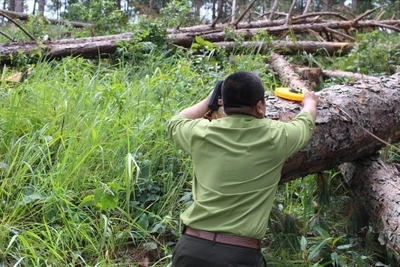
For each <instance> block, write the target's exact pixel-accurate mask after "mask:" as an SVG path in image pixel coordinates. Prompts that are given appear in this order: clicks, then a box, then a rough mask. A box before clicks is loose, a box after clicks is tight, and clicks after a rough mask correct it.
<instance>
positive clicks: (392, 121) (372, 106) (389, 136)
mask: <svg viewBox="0 0 400 267" xmlns="http://www.w3.org/2000/svg"><path fill="white" fill-rule="evenodd" d="M399 82H400V74H399V73H397V74H395V75H393V76H390V77H381V78H380V79H379V81H371V80H368V81H366V82H363V81H358V82H355V83H354V84H353V85H351V86H350V85H335V86H332V87H330V88H327V89H325V90H323V91H321V92H318V93H317V94H318V95H319V96H320V100H321V102H320V104H319V105H318V117H317V121H316V126H315V132H314V134H313V136H312V138H311V141H310V142H309V144H308V145H307V146H306V147H305V148H304V149H303V150H301V151H300V152H299V153H298V154H296V155H295V156H294V157H293V158H291V159H290V160H288V162H287V163H286V164H285V165H284V167H283V175H282V182H284V181H288V180H291V179H293V178H296V177H301V176H305V175H308V174H311V173H318V172H321V171H323V170H327V169H332V168H334V167H336V166H338V165H339V164H342V163H344V162H350V161H352V160H355V159H358V158H361V157H365V156H368V155H371V154H374V153H375V152H376V151H377V150H379V149H381V148H382V147H384V146H386V144H384V143H383V142H381V141H380V140H378V139H377V138H376V137H378V138H380V139H382V140H386V141H388V140H391V142H392V143H396V142H398V141H399V140H400V109H398V107H399V106H400V83H399ZM300 109H301V105H300V104H299V103H294V102H290V101H285V100H282V99H278V98H275V97H273V98H271V99H268V100H267V114H269V116H270V117H271V118H274V119H280V120H283V121H287V120H290V119H292V118H294V116H295V115H296V114H297V113H298V112H299V111H300ZM350 116H351V117H350ZM362 127H364V129H367V130H368V131H370V132H371V133H372V134H374V135H375V136H376V137H374V136H372V135H371V134H369V133H368V132H366V131H365V130H363V128H362Z"/></svg>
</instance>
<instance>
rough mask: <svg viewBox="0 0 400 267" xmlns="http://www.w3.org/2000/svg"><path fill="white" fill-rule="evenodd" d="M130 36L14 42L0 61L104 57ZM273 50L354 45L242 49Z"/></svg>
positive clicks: (335, 46) (2, 49) (0, 51)
mask: <svg viewBox="0 0 400 267" xmlns="http://www.w3.org/2000/svg"><path fill="white" fill-rule="evenodd" d="M131 35H132V33H124V34H116V35H107V36H98V37H90V38H79V39H63V40H57V41H46V42H43V43H41V44H37V43H36V42H23V43H17V42H12V43H8V44H4V45H2V46H0V60H1V62H2V63H3V64H4V63H7V62H9V61H10V58H11V57H12V56H16V55H18V53H19V52H21V51H22V52H24V53H25V54H26V55H28V56H30V55H34V54H36V53H38V52H39V51H40V52H41V53H42V55H44V56H46V57H48V58H61V57H65V56H70V55H75V56H82V57H88V58H91V57H99V56H101V55H105V54H112V53H114V52H115V51H116V50H117V48H118V42H120V41H125V42H128V41H129V40H130V38H131ZM192 41H193V40H192ZM216 45H217V46H221V47H225V48H226V49H227V50H228V51H232V50H233V47H234V44H233V43H226V42H224V43H216ZM272 48H274V49H275V50H276V51H280V52H282V53H294V52H297V51H307V52H309V53H314V52H317V51H318V50H324V51H326V52H328V53H330V54H334V53H335V52H337V51H341V53H343V54H344V53H347V52H349V51H350V50H351V49H352V48H353V45H352V44H349V43H328V42H303V41H298V42H296V43H293V42H291V41H274V42H272V43H271V44H266V43H261V42H248V43H244V44H243V46H242V47H241V48H240V49H242V50H244V49H248V50H251V49H253V50H255V51H258V52H259V53H269V51H270V50H271V49H272ZM256 49H257V50H256Z"/></svg>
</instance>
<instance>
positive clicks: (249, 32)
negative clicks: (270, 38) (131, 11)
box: [169, 20, 400, 46]
mask: <svg viewBox="0 0 400 267" xmlns="http://www.w3.org/2000/svg"><path fill="white" fill-rule="evenodd" d="M399 24H400V20H382V21H375V20H363V21H330V22H323V23H308V24H296V25H281V26H274V27H265V28H249V29H238V30H234V31H233V33H234V35H235V36H241V37H242V38H244V39H245V40H250V39H251V38H253V37H254V36H255V35H256V34H258V33H261V32H264V33H267V34H269V35H274V36H278V35H281V34H288V33H289V32H290V33H292V34H309V33H310V30H311V31H313V32H317V33H321V32H325V31H326V29H333V30H339V29H342V30H347V31H348V30H351V29H362V28H378V27H379V28H388V29H391V30H394V31H396V32H400V28H398V25H399ZM195 36H200V37H201V38H203V39H204V40H207V41H210V42H222V41H230V40H232V39H231V38H227V37H226V35H225V33H224V32H223V31H218V32H215V31H213V32H211V33H203V32H190V33H171V34H170V35H169V38H170V39H171V40H172V41H173V42H174V43H175V44H177V45H181V46H187V45H188V44H189V43H191V42H193V39H194V37H195Z"/></svg>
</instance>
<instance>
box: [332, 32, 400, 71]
mask: <svg viewBox="0 0 400 267" xmlns="http://www.w3.org/2000/svg"><path fill="white" fill-rule="evenodd" d="M399 41H400V39H399V36H389V35H388V34H387V33H385V32H382V31H378V30H375V31H373V32H371V33H366V34H359V35H357V44H356V46H355V48H354V49H353V50H352V51H351V52H350V54H349V55H348V56H347V57H345V58H343V59H339V60H337V61H336V63H335V64H334V65H333V66H334V68H338V69H342V70H345V71H353V72H357V73H362V74H367V75H385V74H389V75H390V74H393V73H394V72H396V70H397V68H398V66H399V65H400V56H399V55H400V46H399V45H398V43H399Z"/></svg>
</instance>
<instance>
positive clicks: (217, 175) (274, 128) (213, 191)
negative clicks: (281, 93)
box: [167, 112, 314, 239]
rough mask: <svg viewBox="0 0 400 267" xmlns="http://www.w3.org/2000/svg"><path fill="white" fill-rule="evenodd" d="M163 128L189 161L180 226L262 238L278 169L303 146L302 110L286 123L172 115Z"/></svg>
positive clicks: (307, 126)
mask: <svg viewBox="0 0 400 267" xmlns="http://www.w3.org/2000/svg"><path fill="white" fill-rule="evenodd" d="M167 128H168V134H169V136H170V137H171V139H172V140H173V142H174V143H175V144H176V145H177V146H179V147H180V148H182V149H183V150H185V151H186V152H188V153H189V154H190V155H191V157H192V159H193V163H194V178H193V204H192V205H191V206H190V207H189V208H188V209H187V210H186V211H185V212H184V213H183V214H182V215H181V220H182V222H183V223H184V224H185V225H189V226H190V227H192V228H195V229H201V230H206V231H211V232H218V233H228V234H233V235H238V236H246V237H251V238H256V239H262V238H263V237H264V235H265V233H266V231H267V222H268V218H269V214H270V212H271V208H272V205H273V201H274V197H275V193H276V190H277V188H278V182H279V180H280V178H281V170H282V166H283V164H284V162H285V160H287V159H288V158H289V157H290V156H292V155H293V154H295V153H296V152H297V151H299V150H300V149H301V148H303V147H304V146H305V145H306V144H307V142H308V141H309V139H310V138H311V135H312V132H313V128H314V120H313V118H312V116H311V114H310V113H307V112H301V113H300V114H298V115H297V116H296V117H295V118H294V119H293V120H292V121H291V122H288V123H284V122H280V121H274V120H269V119H258V118H255V117H253V116H249V115H242V114H237V115H230V116H228V117H224V118H221V119H217V120H212V121H208V120H206V119H195V120H190V119H188V118H186V117H185V116H184V115H176V116H174V117H172V118H171V120H170V121H169V122H168V127H167Z"/></svg>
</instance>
